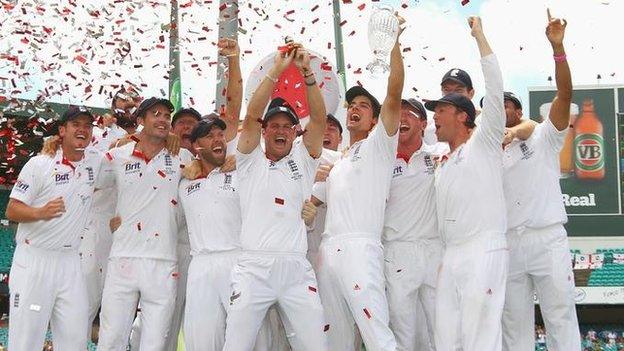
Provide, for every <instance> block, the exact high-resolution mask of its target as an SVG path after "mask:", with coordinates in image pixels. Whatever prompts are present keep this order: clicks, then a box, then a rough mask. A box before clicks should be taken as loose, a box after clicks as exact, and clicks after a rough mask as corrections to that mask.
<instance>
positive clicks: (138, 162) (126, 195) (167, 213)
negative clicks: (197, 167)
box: [97, 142, 192, 260]
mask: <svg viewBox="0 0 624 351" xmlns="http://www.w3.org/2000/svg"><path fill="white" fill-rule="evenodd" d="M135 145H136V143H135V142H130V143H128V144H126V145H123V146H121V147H118V148H114V149H112V150H110V151H108V152H107V153H106V154H105V156H104V158H103V159H104V161H103V165H102V169H101V170H100V175H99V177H98V185H97V187H98V188H99V189H103V190H100V191H107V190H106V188H110V187H112V186H115V187H116V189H117V207H116V211H115V213H116V215H117V216H120V217H121V226H120V227H119V228H118V229H117V230H116V231H115V232H114V233H113V246H112V248H111V253H110V257H140V258H153V259H162V260H176V242H177V223H176V207H177V206H178V184H179V182H180V178H181V176H182V167H183V159H188V158H190V157H192V156H188V154H190V153H189V152H188V150H185V149H181V150H180V155H178V156H174V155H172V154H170V153H169V152H168V151H167V150H166V149H164V148H163V149H162V150H161V151H160V152H159V153H158V154H157V155H156V156H155V157H154V158H153V159H151V160H147V159H146V158H145V156H144V155H143V154H142V153H141V152H140V151H139V150H135ZM184 154H187V155H185V156H181V155H184Z"/></svg>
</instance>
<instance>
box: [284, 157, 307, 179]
mask: <svg viewBox="0 0 624 351" xmlns="http://www.w3.org/2000/svg"><path fill="white" fill-rule="evenodd" d="M286 164H287V165H288V168H289V169H290V172H291V173H292V177H290V179H292V180H298V179H301V177H303V175H301V173H299V167H298V166H297V163H296V162H295V160H288V162H287V163H286Z"/></svg>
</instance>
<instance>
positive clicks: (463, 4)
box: [461, 0, 470, 6]
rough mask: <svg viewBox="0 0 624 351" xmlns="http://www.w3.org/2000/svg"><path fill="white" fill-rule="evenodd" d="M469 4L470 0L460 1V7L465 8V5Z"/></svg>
mask: <svg viewBox="0 0 624 351" xmlns="http://www.w3.org/2000/svg"><path fill="white" fill-rule="evenodd" d="M469 2H470V0H462V2H461V4H462V6H466V4H468V3H469Z"/></svg>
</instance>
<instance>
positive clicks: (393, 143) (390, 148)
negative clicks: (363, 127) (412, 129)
mask: <svg viewBox="0 0 624 351" xmlns="http://www.w3.org/2000/svg"><path fill="white" fill-rule="evenodd" d="M379 121H380V122H379V123H377V125H376V126H375V128H373V130H372V131H371V133H370V135H369V136H368V138H367V139H366V140H367V142H368V143H371V145H372V148H373V149H374V152H375V153H376V154H378V155H381V156H382V157H383V158H385V159H388V160H394V159H395V157H396V153H397V147H398V145H399V131H397V132H396V133H394V135H393V136H389V135H388V132H386V128H385V127H384V126H383V123H382V122H381V117H380V119H379Z"/></svg>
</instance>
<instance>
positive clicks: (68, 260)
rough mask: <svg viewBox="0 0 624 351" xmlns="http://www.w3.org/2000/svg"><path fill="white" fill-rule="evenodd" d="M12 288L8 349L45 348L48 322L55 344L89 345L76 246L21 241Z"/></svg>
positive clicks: (67, 347)
mask: <svg viewBox="0 0 624 351" xmlns="http://www.w3.org/2000/svg"><path fill="white" fill-rule="evenodd" d="M9 292H10V302H9V303H10V306H9V318H10V319H9V343H8V348H9V350H11V351H33V350H41V348H42V347H43V343H44V340H45V335H46V332H47V330H48V323H49V324H50V328H51V329H52V338H53V339H52V341H53V343H54V349H55V350H58V351H74V350H84V349H85V348H86V347H87V319H88V316H89V303H88V300H87V288H86V286H85V281H84V276H83V274H82V270H81V268H80V256H79V254H78V251H75V250H64V251H52V250H44V249H39V248H36V247H33V246H31V245H28V244H18V245H17V248H16V249H15V254H14V256H13V264H12V266H11V272H10V276H9Z"/></svg>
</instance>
